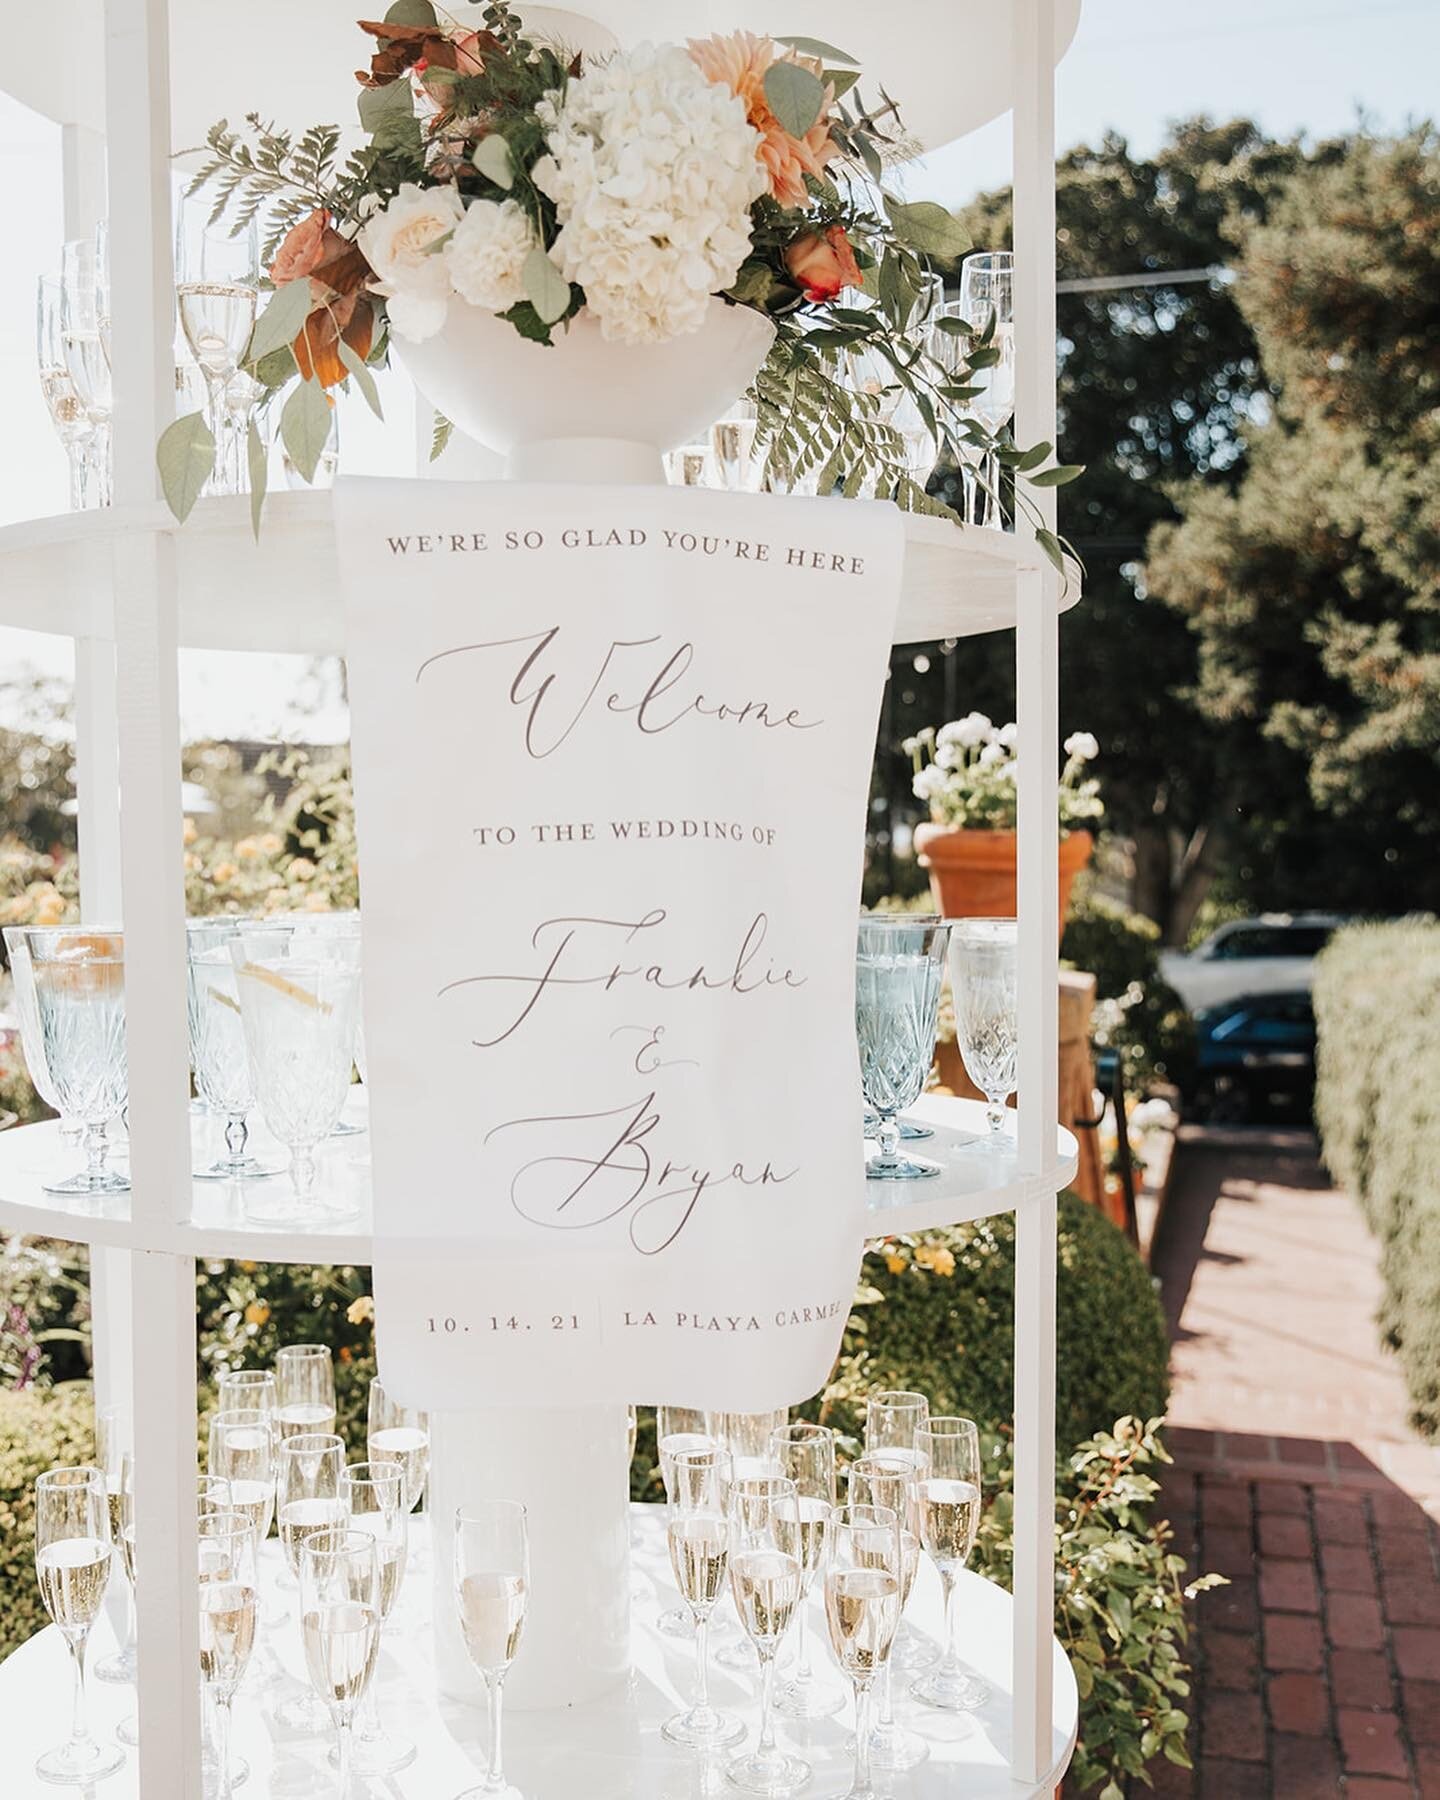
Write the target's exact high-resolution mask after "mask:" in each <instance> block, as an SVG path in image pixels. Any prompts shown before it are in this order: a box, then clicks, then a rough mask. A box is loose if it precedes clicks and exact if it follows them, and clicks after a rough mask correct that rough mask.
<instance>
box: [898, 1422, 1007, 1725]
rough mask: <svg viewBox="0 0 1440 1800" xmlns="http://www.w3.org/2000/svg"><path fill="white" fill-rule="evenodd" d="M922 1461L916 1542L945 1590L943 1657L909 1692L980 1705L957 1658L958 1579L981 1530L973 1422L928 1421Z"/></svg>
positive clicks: (979, 1690)
mask: <svg viewBox="0 0 1440 1800" xmlns="http://www.w3.org/2000/svg"><path fill="white" fill-rule="evenodd" d="M915 1445H916V1448H917V1449H918V1450H919V1452H920V1454H921V1456H922V1458H923V1462H922V1464H921V1468H920V1471H919V1474H918V1476H917V1478H916V1482H915V1490H914V1495H915V1498H914V1505H915V1522H916V1528H917V1531H918V1533H919V1537H920V1542H921V1543H922V1544H923V1545H924V1547H925V1551H926V1554H927V1555H928V1556H929V1558H930V1560H931V1562H933V1563H934V1565H935V1567H936V1569H937V1570H938V1571H939V1574H940V1581H941V1584H942V1585H943V1587H944V1590H945V1654H944V1655H943V1656H942V1657H941V1658H940V1660H939V1662H937V1663H936V1664H935V1666H934V1668H933V1669H931V1670H930V1671H929V1673H928V1674H925V1675H922V1676H921V1678H920V1679H919V1681H917V1682H915V1683H914V1685H913V1686H912V1687H911V1689H910V1692H911V1693H912V1694H914V1695H915V1697H916V1699H918V1700H924V1701H926V1702H927V1703H928V1704H929V1705H931V1706H939V1707H943V1708H945V1709H946V1710H948V1711H952V1712H959V1711H967V1712H968V1711H971V1710H973V1709H974V1708H975V1707H978V1706H983V1705H984V1704H985V1702H986V1700H988V1699H989V1697H990V1690H989V1689H988V1688H987V1687H986V1685H985V1683H984V1682H983V1681H980V1680H979V1679H977V1677H975V1676H974V1675H972V1674H971V1673H970V1671H969V1670H968V1669H967V1668H966V1667H965V1664H964V1662H963V1661H962V1660H961V1657H960V1650H959V1639H960V1606H959V1599H958V1595H959V1592H960V1576H961V1574H962V1573H963V1571H964V1568H965V1564H966V1563H967V1562H968V1561H969V1559H970V1552H971V1550H972V1549H973V1548H974V1544H975V1533H976V1531H977V1530H978V1529H979V1526H980V1504H981V1502H980V1494H981V1488H980V1434H979V1431H978V1430H977V1429H976V1426H975V1423H974V1421H973V1420H972V1419H959V1418H953V1417H937V1418H932V1419H931V1420H930V1422H929V1423H928V1424H927V1425H926V1426H925V1427H924V1429H923V1430H921V1431H919V1432H917V1433H916V1438H915Z"/></svg>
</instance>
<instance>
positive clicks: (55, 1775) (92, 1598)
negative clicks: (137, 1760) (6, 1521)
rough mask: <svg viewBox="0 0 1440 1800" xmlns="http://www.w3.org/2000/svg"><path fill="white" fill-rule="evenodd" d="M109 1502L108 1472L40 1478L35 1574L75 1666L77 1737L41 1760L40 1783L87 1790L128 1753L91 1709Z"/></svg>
mask: <svg viewBox="0 0 1440 1800" xmlns="http://www.w3.org/2000/svg"><path fill="white" fill-rule="evenodd" d="M112 1554H113V1548H112V1545H111V1542H110V1518H109V1506H108V1502H107V1500H106V1495H105V1475H104V1471H103V1470H101V1469H97V1468H94V1467H89V1466H86V1467H81V1468H62V1469H48V1470H47V1471H46V1472H45V1473H44V1474H43V1475H41V1476H40V1477H39V1478H38V1480H37V1481H36V1483H35V1578H36V1581H37V1582H38V1584H39V1587H40V1598H41V1600H42V1601H43V1602H44V1605H45V1611H46V1612H47V1613H48V1614H49V1615H50V1619H51V1622H52V1623H53V1624H54V1626H55V1627H56V1629H57V1630H58V1631H59V1633H60V1635H61V1637H62V1638H63V1639H64V1640H65V1646H66V1648H67V1649H68V1650H69V1652H70V1656H71V1660H72V1662H73V1665H74V1670H75V1704H74V1712H73V1715H72V1724H71V1729H70V1737H69V1741H68V1742H67V1743H64V1744H62V1745H60V1746H59V1747H58V1748H57V1749H54V1750H48V1751H47V1752H46V1753H45V1755H44V1756H42V1757H41V1758H40V1760H39V1762H37V1763H36V1765H35V1773H36V1775H37V1776H38V1777H39V1778H40V1780H41V1781H46V1782H50V1783H53V1784H54V1785H56V1786H62V1787H80V1786H84V1785H86V1784H87V1783H89V1782H92V1781H99V1780H100V1779H101V1778H102V1777H104V1776H106V1775H113V1774H114V1773H115V1771H116V1770H117V1769H119V1768H122V1767H123V1766H124V1762H125V1754H124V1752H123V1751H122V1750H119V1749H117V1748H115V1747H114V1746H113V1745H105V1744H100V1743H97V1742H96V1740H95V1739H94V1738H93V1737H92V1736H91V1735H90V1728H89V1725H88V1723H87V1720H86V1710H85V1646H86V1643H87V1641H88V1639H89V1636H90V1628H91V1627H92V1626H93V1625H94V1623H95V1621H96V1619H97V1618H98V1617H99V1616H100V1606H101V1602H102V1601H103V1600H104V1598H105V1586H106V1583H107V1582H108V1581H109V1578H110V1559H111V1556H112Z"/></svg>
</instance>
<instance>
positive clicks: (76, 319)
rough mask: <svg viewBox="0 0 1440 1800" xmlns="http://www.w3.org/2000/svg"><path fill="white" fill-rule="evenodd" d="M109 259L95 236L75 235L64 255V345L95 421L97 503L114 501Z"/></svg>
mask: <svg viewBox="0 0 1440 1800" xmlns="http://www.w3.org/2000/svg"><path fill="white" fill-rule="evenodd" d="M105 288H106V281H105V274H104V260H103V257H102V255H101V254H100V251H99V248H98V247H97V243H96V240H95V239H94V238H93V237H91V238H73V239H72V240H71V241H70V242H69V243H67V244H66V245H65V247H64V248H63V250H62V251H61V253H60V346H61V353H62V355H63V358H64V364H65V369H66V372H67V373H68V375H69V377H70V380H71V382H72V384H73V385H74V389H75V393H76V395H77V396H78V398H79V401H80V404H81V406H82V407H83V408H84V410H85V417H86V419H87V420H88V422H89V425H90V442H89V452H90V469H91V474H92V478H93V479H92V481H91V483H90V486H91V487H92V489H93V493H94V498H95V503H96V505H97V506H108V505H109V504H110V414H111V410H112V406H113V394H112V389H111V381H110V346H109V344H108V342H107V336H108V332H109V319H108V318H107V317H106V315H105V313H104V310H103V302H104V295H105Z"/></svg>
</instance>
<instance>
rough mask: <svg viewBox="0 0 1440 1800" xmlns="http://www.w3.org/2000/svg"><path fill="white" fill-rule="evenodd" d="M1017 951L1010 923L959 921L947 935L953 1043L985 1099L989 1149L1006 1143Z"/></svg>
mask: <svg viewBox="0 0 1440 1800" xmlns="http://www.w3.org/2000/svg"><path fill="white" fill-rule="evenodd" d="M1018 953H1019V939H1018V936H1017V924H1016V921H1015V920H1014V919H961V920H958V921H957V922H956V924H955V926H954V929H953V930H952V932H951V936H950V986H951V990H952V992H953V994H954V997H955V1040H956V1044H957V1046H958V1047H959V1051H960V1058H961V1061H962V1062H963V1063H964V1064H965V1073H966V1074H967V1075H968V1076H969V1077H970V1079H971V1080H972V1081H973V1082H974V1083H975V1085H976V1087H978V1088H979V1090H980V1092H981V1093H982V1094H984V1096H985V1101H986V1105H985V1122H986V1124H987V1125H988V1126H989V1128H990V1129H989V1132H988V1134H987V1136H986V1140H985V1141H986V1143H987V1144H988V1145H989V1146H990V1148H992V1149H1000V1148H1003V1146H1004V1145H1005V1144H1006V1142H1007V1138H1006V1132H1005V1121H1006V1118H1007V1116H1008V1109H1007V1107H1006V1105H1005V1102H1006V1101H1007V1100H1008V1099H1009V1097H1010V1095H1011V1094H1013V1093H1014V1091H1015V1081H1016V1077H1017V1074H1018V1072H1019V1057H1020V1042H1019V1016H1020V1015H1019V1006H1020V992H1019V980H1020V977H1019V954H1018Z"/></svg>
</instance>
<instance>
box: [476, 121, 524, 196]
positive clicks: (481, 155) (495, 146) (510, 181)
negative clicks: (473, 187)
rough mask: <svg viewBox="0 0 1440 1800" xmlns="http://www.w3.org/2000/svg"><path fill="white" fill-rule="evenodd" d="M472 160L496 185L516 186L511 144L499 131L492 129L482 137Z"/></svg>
mask: <svg viewBox="0 0 1440 1800" xmlns="http://www.w3.org/2000/svg"><path fill="white" fill-rule="evenodd" d="M470 160H471V162H473V163H474V165H475V167H476V168H477V169H478V170H479V171H480V173H481V174H482V175H483V176H484V177H485V178H486V180H487V181H493V182H494V183H495V185H496V187H498V188H510V187H513V186H514V184H515V163H514V160H513V158H512V157H511V155H510V146H509V145H508V144H507V143H506V142H505V140H504V138H503V137H501V135H500V133H499V132H498V131H492V132H491V133H490V134H489V136H488V137H483V138H481V140H480V142H479V143H478V144H477V145H476V146H475V152H474V154H473V155H472V156H471V158H470Z"/></svg>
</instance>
